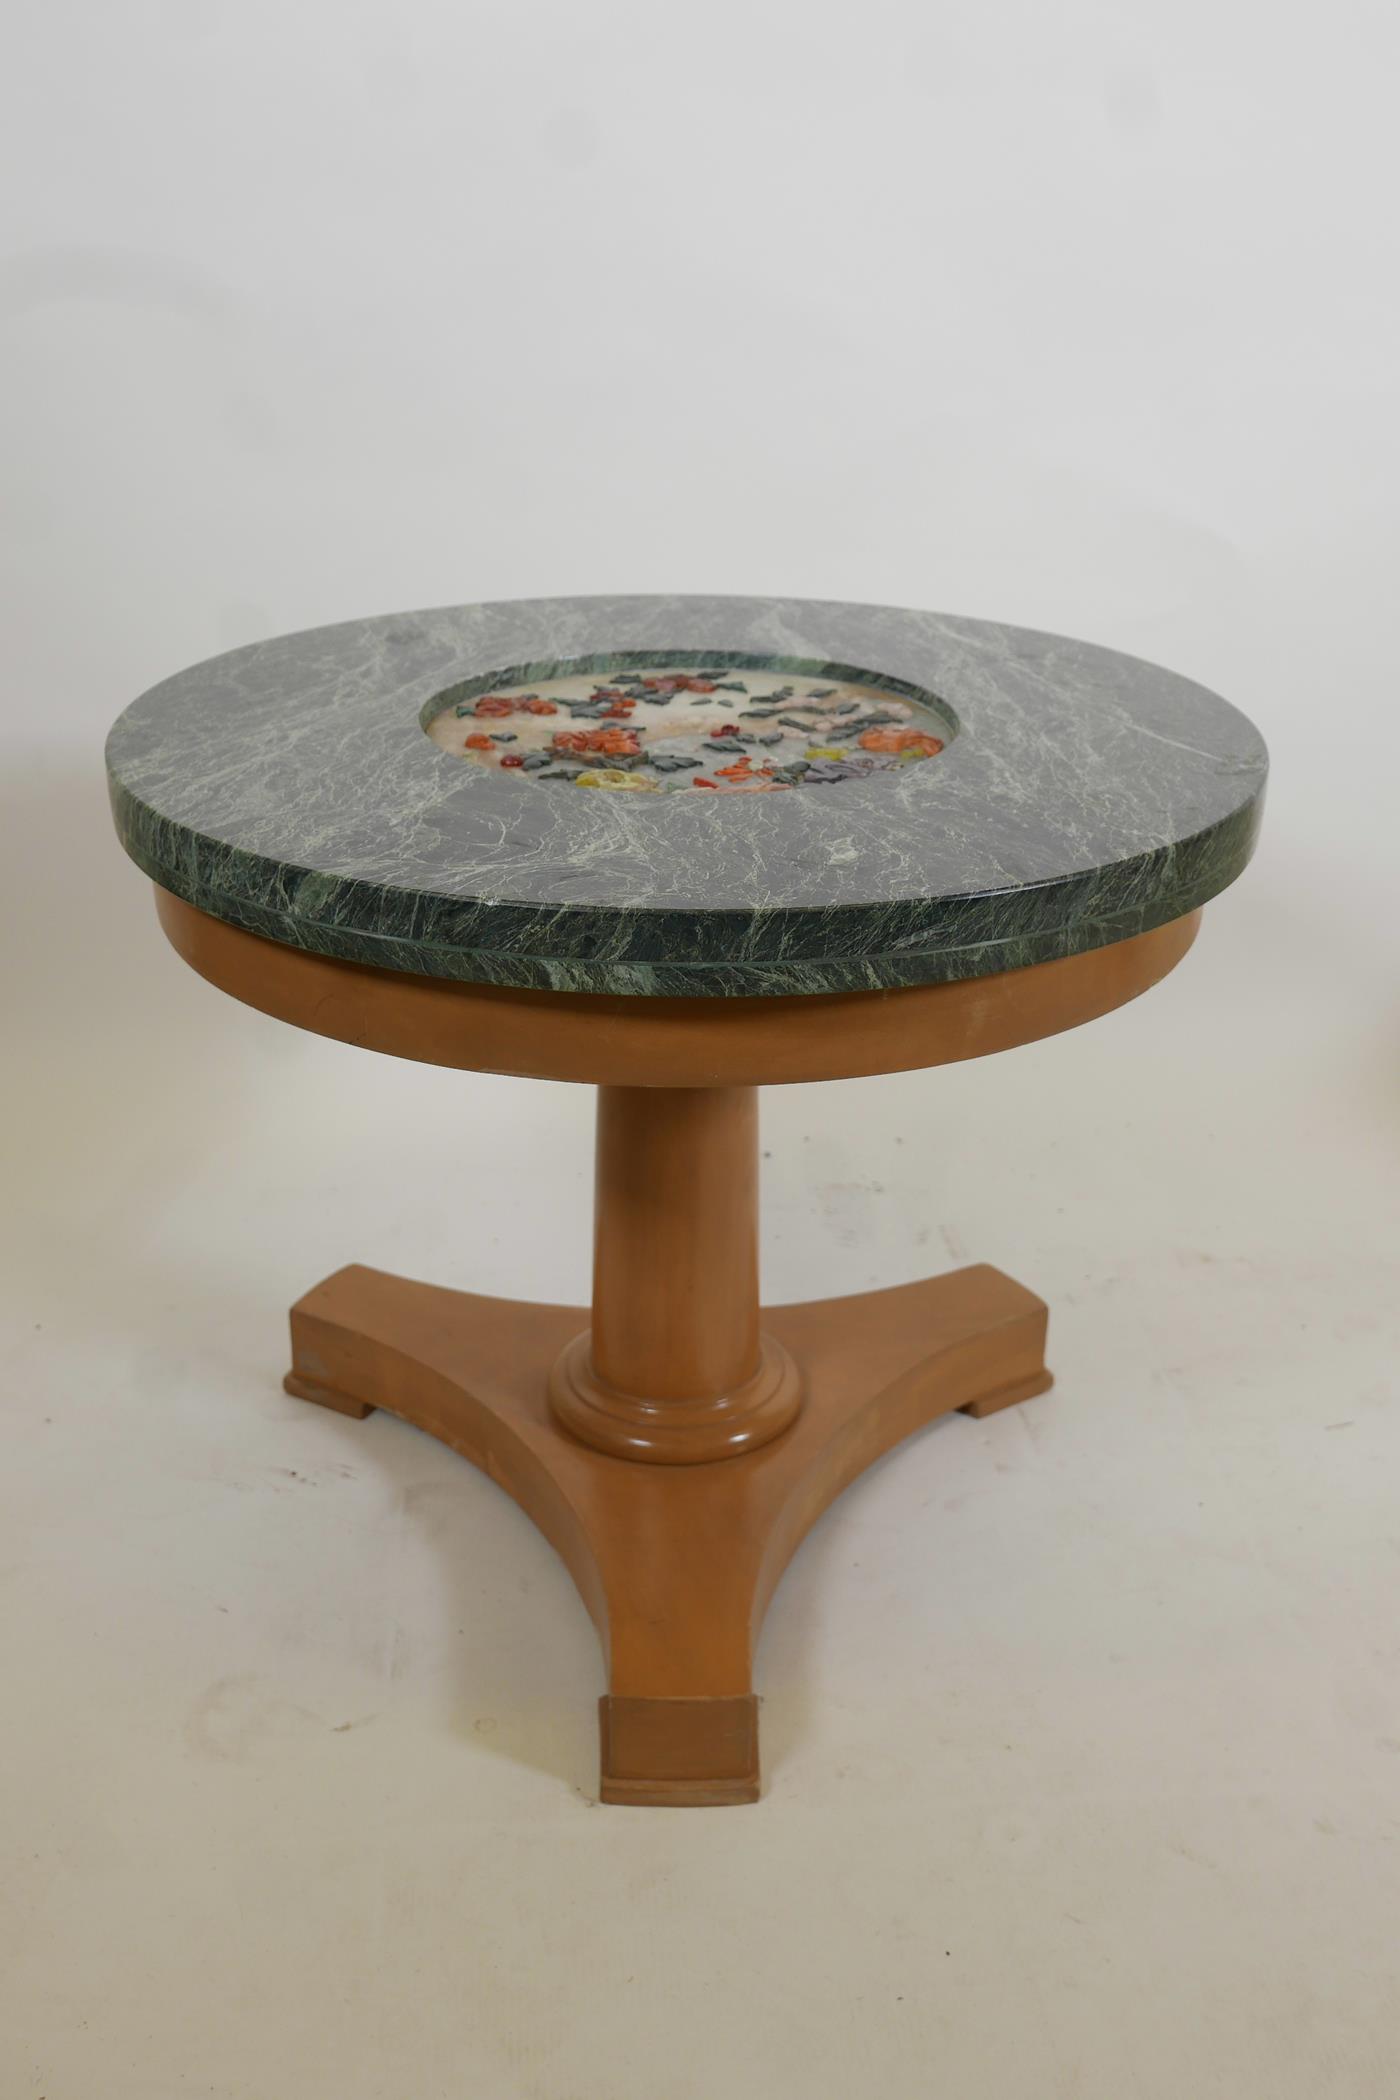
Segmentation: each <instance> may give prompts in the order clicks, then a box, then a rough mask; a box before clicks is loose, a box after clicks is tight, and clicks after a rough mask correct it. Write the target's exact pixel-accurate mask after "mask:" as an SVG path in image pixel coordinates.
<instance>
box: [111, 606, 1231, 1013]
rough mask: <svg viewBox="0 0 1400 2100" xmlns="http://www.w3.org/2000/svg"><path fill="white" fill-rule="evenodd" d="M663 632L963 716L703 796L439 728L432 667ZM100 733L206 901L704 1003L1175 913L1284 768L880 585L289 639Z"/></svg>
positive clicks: (467, 975) (557, 610)
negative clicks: (637, 786)
mask: <svg viewBox="0 0 1400 2100" xmlns="http://www.w3.org/2000/svg"><path fill="white" fill-rule="evenodd" d="M666 654H669V655H670V656H671V657H672V659H673V660H676V661H678V660H679V659H680V658H681V657H682V656H684V657H685V658H687V659H689V658H691V657H696V656H699V657H703V658H706V659H707V660H708V661H711V662H715V663H719V662H722V661H724V660H725V659H726V658H727V659H728V661H729V662H730V663H734V662H736V661H738V660H740V659H744V660H747V661H748V662H749V663H751V664H761V662H762V661H763V659H764V658H765V657H766V658H771V659H775V660H785V661H788V662H797V661H801V662H806V663H811V664H812V665H813V666H814V670H813V675H814V676H824V675H834V669H835V668H836V667H847V668H848V667H850V666H852V665H860V666H865V667H868V669H867V675H868V676H869V677H870V678H871V679H872V680H874V681H877V682H884V683H887V684H891V685H897V682H902V683H905V684H908V685H910V686H913V687H915V688H917V689H919V690H920V691H921V692H923V693H928V694H930V695H933V696H935V697H936V698H937V699H938V700H939V701H941V702H942V703H943V705H944V707H945V708H947V709H948V710H949V711H950V712H951V713H952V715H953V716H954V717H955V719H956V721H957V723H958V727H959V734H958V735H957V736H956V737H954V738H953V739H952V740H951V741H950V742H949V744H948V747H947V748H946V749H945V751H944V752H942V753H941V754H940V755H939V756H938V757H937V759H935V760H933V761H930V762H929V763H926V764H923V765H919V766H911V767H908V768H905V769H902V771H901V772H900V774H899V775H898V776H896V777H894V778H891V777H890V776H889V775H874V776H872V777H871V778H869V779H868V780H853V781H843V782H840V783H837V784H835V785H834V786H832V787H831V788H826V789H800V790H796V791H793V792H790V793H788V794H784V795H774V796H764V797H753V796H744V795H735V796H713V795H704V796H700V795H697V796H694V797H690V796H681V795H674V796H649V795H603V794H596V793H595V794H586V793H581V792H578V791H575V790H573V789H571V788H567V787H558V788H555V789H552V790H550V791H549V792H545V791H544V790H543V789H535V788H528V787H526V786H524V784H522V783H521V782H519V781H516V780H513V779H510V778H509V777H504V776H501V775H499V774H493V773H491V772H489V771H487V770H485V769H482V768H476V767H469V766H466V765H464V764H463V762H462V761H461V760H460V759H459V758H456V757H455V756H453V755H452V754H450V753H448V752H445V751H442V750H441V749H439V747H437V746H436V745H435V744H434V743H433V742H432V741H431V739H429V738H428V737H427V736H426V735H425V734H424V731H423V728H422V724H421V716H422V714H423V711H424V709H425V708H427V707H429V706H430V704H431V703H433V702H434V701H435V700H437V701H440V699H441V696H442V694H443V693H444V691H445V690H446V689H448V688H450V687H451V686H453V685H461V684H464V683H466V682H470V681H476V680H479V679H483V678H484V679H490V678H492V677H495V676H499V674H500V672H501V670H502V668H503V667H506V666H511V667H521V666H523V667H524V672H525V676H526V677H527V678H535V677H541V676H544V675H545V673H546V671H547V670H548V669H549V668H551V667H552V666H554V665H557V664H559V663H561V662H574V661H577V660H580V659H586V658H593V657H596V658H598V659H600V661H601V660H607V659H611V660H613V661H617V660H618V659H619V658H623V657H629V656H630V657H631V658H632V659H633V660H634V661H636V660H638V659H639V658H641V657H647V658H649V659H650V658H655V657H657V656H658V655H666ZM828 667H831V668H830V669H829V668H828ZM192 755H194V756H195V757H197V759H198V763H194V762H192ZM107 758H108V772H109V780H110V784H111V793H112V802H113V809H114V813H115V816H116V822H117V828H118V832H119V834H120V836H121V839H122V843H123V844H124V846H125V847H126V849H127V851H128V852H129V853H130V854H131V856H132V858H133V859H134V860H136V862H137V863H138V865H140V866H141V867H142V868H143V869H144V870H145V872H146V873H147V874H149V875H150V876H152V878H153V879H154V880H155V881H156V882H158V883H160V884H161V885H162V886H163V887H165V888H167V889H169V890H171V891H172V892H173V893H174V894H175V895H176V896H179V897H182V898H184V899H185V900H186V901H187V902H188V903H191V904H193V905H195V906H196V907H198V908H199V909H201V910H203V911H206V912H209V913H211V914H212V915H213V916H215V917H217V918H222V919H226V920H228V921H229V922H230V923H232V924H234V925H238V926H243V927H246V928H247V929H248V930H250V931H252V932H256V933H262V934H266V935H268V936H270V937H271V938H272V939H274V940H281V941H284V942H287V943H290V944H291V945H294V946H298V947H302V948H305V949H308V950H310V951H312V952H316V953H321V954H326V955H332V956H338V957H341V958H343V959H346V960H349V961H355V962H364V963H370V964H374V965H378V966H381V967H384V968H389V969H396V970H409V971H414V972H417V973H419V974H423V975H427V976H435V977H446V978H456V979H459V980H462V981H466V982H478V983H493V984H503V985H517V986H525V987H536V988H543V989H548V990H556V991H581V992H591V993H609V994H614V995H617V994H623V995H636V996H665V995H679V996H687V997H688V996H694V995H696V994H701V995H704V994H714V995H740V996H745V995H754V994H758V995H769V996H780V995H802V994H812V993H823V992H833V991H850V990H863V989H871V990H877V989H883V988H889V987H893V986H898V985H908V984H928V983H937V982H944V981H954V980H957V979H962V978H968V977H976V976H982V975H987V974H990V973H992V972H995V971H1001V970H1005V969H1014V968H1018V967H1022V966H1025V965H1029V964H1031V963H1034V962H1039V961H1044V960H1048V959H1051V958H1053V957H1057V956H1062V955H1069V954H1075V953H1080V952H1083V951H1084V950H1087V949H1090V948H1095V947H1101V946H1104V945H1106V944H1107V943H1108V942H1111V941H1115V940H1121V939H1125V938H1127V937H1128V936H1130V935H1132V934H1135V933H1140V932H1144V931H1147V930H1149V929H1150V928H1152V927H1154V926H1159V925H1163V924H1165V923H1166V922H1167V921H1168V920H1170V919H1174V918H1178V917H1181V916H1182V915H1184V914H1185V913H1187V912H1190V911H1193V910H1195V909H1196V908H1197V907H1198V906H1199V905H1201V904H1203V903H1205V902H1206V901H1207V900H1208V899H1209V898H1210V897H1212V896H1214V895H1216V894H1217V892H1218V891H1220V890H1221V889H1223V888H1224V887H1225V886H1226V885H1227V884H1228V883H1230V882H1232V881H1233V880H1234V879H1235V877H1236V876H1237V875H1238V874H1239V873H1240V872H1241V870H1242V869H1243V867H1244V865H1245V863H1246V862H1247V860H1248V858H1249V855H1250V852H1251V850H1252V847H1253V843H1254V838H1255V835H1256V832H1257V828H1258V821H1259V813H1260V806H1261V802H1262V796H1263V790H1264V782H1265V777H1266V772H1267V755H1266V753H1265V750H1264V745H1263V742H1262V739H1261V738H1260V737H1259V735H1258V732H1257V731H1256V730H1255V729H1254V728H1253V725H1252V724H1250V723H1249V722H1248V720H1247V719H1246V718H1245V717H1244V716H1243V715H1242V714H1240V713H1239V712H1238V710H1237V709H1235V708H1233V707H1231V706H1230V705H1229V704H1228V703H1227V702H1226V701H1224V700H1221V699H1219V698H1218V697H1217V696H1216V695H1214V694H1212V693H1210V692H1208V691H1207V690H1206V689H1205V688H1204V687H1201V686H1199V685H1196V684H1194V683H1193V682H1191V681H1190V680H1187V679H1184V678H1179V677H1177V676H1175V675H1174V674H1173V673H1171V672H1168V671H1165V670H1161V669H1159V668H1158V667H1156V666H1154V665H1151V664H1146V663H1143V662H1142V661H1140V660H1139V659H1137V658H1134V657H1128V656H1124V655H1121V654H1119V653H1117V652H1115V651H1112V650H1107V649H1102V648H1097V647H1095V646H1093V645H1091V644H1088V643H1083V642H1076V641H1071V640H1068V639H1066V638H1063V637H1059V636H1053V635H1046V634H1040V633H1036V632H1034V631H1032V630H1029V629H1022V628H1012V627H1004V626H998V625H995V624H993V623H991V622H986V621H976V620H966V619H957V618H952V617H948V616H945V615H939V614H933V613H923V612H917V611H910V610H903V609H899V608H892V607H884V606H868V605H851V604H842V603H837V602H826V601H805V600H797V599H743V598H698V597H651V598H635V597H631V598H592V599H588V598H582V599H580V598H573V599H525V600H514V601H504V602H501V603H496V604H485V605H479V606H460V607H448V608H443V609H440V610H435V611H426V612H420V613H409V614H400V615H390V616H386V617H381V618H377V619H370V620H361V621H352V622H347V623H344V624H343V625H340V626H336V627H329V628H319V629H313V630H310V631H308V632H305V633H301V634H293V635H287V636H280V637H277V638H276V639H274V640H271V641H267V642H261V643H255V644H252V645H251V646H249V647H247V648H244V649H239V650H234V651H232V652H230V653H229V654H227V655H224V656H220V657H215V658H213V659H211V660H209V661H208V662H206V663H203V664H200V665H196V666H195V667H194V668H193V669H191V670H188V671H185V672H182V673H180V674H179V675H178V676H177V677H175V678H172V679H168V680H166V681H164V682H163V683H162V684H160V685H158V686H155V687H153V688H152V689H151V691H150V692H148V693H146V694H145V695H143V696H142V698H141V699H139V700H137V701H135V702H133V703H132V705H131V706H130V707H129V708H128V709H127V710H126V711H125V713H124V714H123V715H122V716H121V717H120V718H119V720H118V722H117V723H116V725H115V727H114V728H113V731H112V734H111V736H110V738H109V740H108V747H107Z"/></svg>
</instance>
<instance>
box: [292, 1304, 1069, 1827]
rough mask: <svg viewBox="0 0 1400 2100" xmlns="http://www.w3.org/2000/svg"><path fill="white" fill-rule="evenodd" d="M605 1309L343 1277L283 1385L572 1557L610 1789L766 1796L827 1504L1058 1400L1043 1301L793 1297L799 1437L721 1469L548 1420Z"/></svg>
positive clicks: (771, 1324)
mask: <svg viewBox="0 0 1400 2100" xmlns="http://www.w3.org/2000/svg"><path fill="white" fill-rule="evenodd" d="M587 1324H588V1315H587V1313H586V1312H584V1311H582V1310H573V1309H570V1308H568V1307H564V1306H554V1305H528V1304H523V1303H519V1302H516V1301H514V1300H510V1299H501V1298H485V1297H476V1296H473V1295H472V1294H470V1293H467V1292H461V1291H449V1290H442V1289H439V1288H437V1287H435V1286H433V1285H430V1284H422V1283H412V1282H409V1281H407V1280H405V1279H403V1278H401V1277H396V1276H387V1275H384V1274H383V1273H382V1272H380V1271H377V1270H374V1269H364V1268H349V1269H342V1270H341V1271H340V1272H339V1273H338V1274H337V1275H335V1276H332V1277H330V1278H329V1279H328V1280H327V1281H326V1282H325V1283H323V1284H320V1285H318V1286H317V1288H316V1289H315V1290H313V1291H311V1292H310V1293H309V1294H308V1295H307V1296H306V1297H305V1298H303V1299H302V1300H301V1302H300V1303H299V1304H298V1305H297V1306H296V1307H295V1308H294V1309H293V1312H292V1357H293V1369H292V1372H291V1374H290V1376H289V1377H288V1379H287V1388H288V1391H290V1392H292V1393H295V1394H297V1395H299V1396H300V1397H301V1398H303V1399H307V1400H314V1401H316V1402H318V1403H319V1404H320V1405H322V1406H327V1407H332V1408H335V1409H337V1410H339V1411H340V1412H341V1413H344V1414H350V1415H355V1416H360V1415H365V1414H368V1413H369V1412H370V1411H371V1409H373V1408H376V1407H382V1408H385V1409H387V1410H388V1411H390V1412H391V1413H394V1414H398V1415H401V1416H403V1418H404V1419H405V1420H407V1421H410V1422H413V1423H416V1424H417V1425H418V1426H419V1427H420V1428H422V1429H426V1430H427V1431H429V1433H430V1434H431V1435H434V1436H437V1437H440V1438H441V1439H442V1441H443V1442H444V1443H447V1444H449V1445H451V1447H452V1448H453V1449H454V1450H456V1451H459V1452H460V1453H461V1454H462V1455H463V1456H464V1457H465V1458H469V1459H471V1460H472V1462H473V1463H474V1464H476V1465H478V1466H480V1467H481V1468H482V1469H483V1470H484V1471H485V1472H487V1473H489V1474H490V1476H491V1478H492V1479H493V1480H496V1481H497V1482H498V1483H499V1484H500V1485H501V1486H502V1487H504V1488H505V1489H506V1491H507V1492H508V1493H509V1494H511V1495H513V1496H514V1498H515V1500H516V1501H517V1502H519V1503H520V1504H521V1506H522V1507H523V1508H524V1509H525V1510H526V1511H527V1513H528V1514H529V1515H530V1516H531V1517H532V1518H533V1520H534V1521H535V1523H536V1524H538V1525H539V1527H540V1529H541V1530H542V1531H543V1532H544V1534H545V1536H546V1537H547V1538H548V1539H549V1540H550V1541H551V1543H552V1544H553V1545H554V1546H555V1548H556V1549H557V1550H558V1552H559V1553H560V1554H561V1556H562V1557H563V1559H564V1561H565V1562H566V1564H567V1565H568V1567H569V1569H570V1571H571V1572H572V1574H573V1577H574V1579H575V1581H576V1582H577V1584H578V1587H579V1590H580V1592H581V1594H582V1596H583V1598H584V1601H585V1603H586V1604H587V1605H588V1608H589V1610H590V1612H591V1613H592V1615H593V1618H594V1621H595V1623H596V1624H597V1626H598V1630H599V1633H600V1635H601V1637H602V1641H603V1647H604V1652H605V1655H606V1657H607V1666H608V1691H607V1694H606V1695H605V1697H604V1698H603V1700H602V1702H601V1725H602V1759H603V1770H602V1798H603V1799H604V1800H605V1801H619V1802H622V1801H626V1802H639V1803H649V1804H653V1805H657V1806H665V1805H672V1806H692V1805H694V1806H703V1805H709V1804H719V1803H728V1802H741V1801H753V1800H756V1799H757V1797H758V1787H759V1778H758V1718H757V1702H756V1700H755V1698H754V1694H753V1681H752V1667H753V1651H754V1646H755V1643H756V1641H757V1637H758V1630H759V1627H760V1625H761V1622H762V1618H763V1612H764V1609H765V1607H766V1605H767V1603H768V1599H769V1597H770V1596H771V1595H772V1592H773V1590H774V1588H775V1586H776V1584H777V1582H778V1579H779V1577H780V1576H781V1574H782V1571H783V1569H784V1567H785V1566H786V1565H787V1562H788V1560H789V1559H790V1557H791V1555H792V1553H793V1552H794V1550H795V1549H796V1547H797V1545H798V1544H799V1542H800V1541H801V1539H802V1537H803V1535H804V1534H805V1533H806V1531H807V1530H808V1529H809V1528H810V1526H811V1525H812V1524H813V1523H815V1521H816V1519H817V1518H818V1517H819V1516H820V1515H821V1513H822V1511H823V1510H824V1509H825V1508H826V1507H827V1506H828V1504H829V1503H830V1502H831V1501H832V1500H833V1499H834V1498H835V1497H836V1496H837V1495H838V1494H839V1493H840V1492H841V1490H842V1488H843V1487H845V1486H846V1485H848V1483H849V1482H850V1481H852V1480H854V1479H855V1478H856V1477H857V1476H858V1475H859V1474H860V1473H862V1472H863V1471H864V1470H865V1468H866V1467H867V1466H868V1465H870V1464H872V1463H873V1461H874V1460H875V1459H876V1458H878V1457H879V1456H880V1455H881V1454H882V1453H883V1452H885V1451H887V1450H888V1449H889V1448H890V1447H891V1446H892V1445H894V1444H896V1443H898V1442H899V1441H900V1440H901V1438H903V1437H906V1436H908V1435H909V1434H911V1432H912V1431H914V1430H915V1429H918V1428H920V1427H922V1426H923V1425H924V1424H925V1423H927V1422H930V1421H932V1420H934V1418H935V1417H936V1416H938V1415H941V1414H946V1413H948V1412H949V1411H950V1410H952V1409H954V1408H961V1409H963V1410H964V1411H966V1412H968V1413H971V1414H988V1413H991V1412H992V1411H993V1410H994V1409H996V1408H999V1407H1005V1406H1010V1405H1012V1404H1013V1403H1014V1402H1015V1401H1018V1400H1024V1399H1029V1398H1030V1397H1031V1396H1032V1395H1033V1394H1035V1393H1040V1392H1043V1391H1044V1390H1045V1389H1046V1387H1047V1386H1048V1385H1049V1384H1050V1377H1049V1374H1048V1372H1047V1371H1046V1370H1045V1365H1044V1343H1045V1327H1046V1309H1045V1307H1044V1305H1043V1304H1042V1303H1041V1301H1040V1300H1039V1299H1038V1298H1036V1297H1034V1296H1033V1295H1032V1294H1031V1293H1030V1292H1029V1291H1027V1290H1024V1289H1023V1288H1022V1287H1021V1286H1020V1285H1019V1284H1017V1283H1013V1282H1012V1281H1011V1279H1010V1278H1009V1277H1006V1276H1003V1275H1001V1274H1000V1273H999V1271H997V1270H995V1269H991V1268H985V1267H978V1268H969V1269H963V1270H959V1271H957V1272H955V1273H954V1274H952V1275H949V1276H941V1277H936V1278H933V1279H932V1280H930V1281H928V1282H923V1283H914V1284H907V1285H904V1286H901V1287H899V1288H896V1289H893V1290H885V1291H870V1292H866V1293H863V1294H862V1295H860V1296H857V1297H850V1298H834V1299H825V1300H822V1301H820V1302H818V1303H815V1304H810V1305H794V1306H785V1307H779V1308H776V1309H773V1310H771V1311H769V1312H768V1313H767V1314H766V1315H765V1321H764V1324H765V1329H766V1331H767V1332H768V1333H769V1334H770V1335H771V1336H772V1337H773V1338H774V1340H775V1341H776V1343H777V1344H778V1345H779V1346H780V1347H781V1348H782V1349H783V1350H784V1351H785V1352H786V1353H787V1355H788V1356H789V1357H790V1358H791V1360H792V1362H793V1363H794V1364H795V1366H796V1367H797V1371H798V1373H799V1375H800V1379H801V1385H802V1392H803V1401H802V1406H801V1411H800V1412H799V1413H798V1414H797V1416H796V1419H795V1421H793V1423H792V1425H791V1427H789V1428H788V1429H787V1430H785V1431H784V1432H783V1433H781V1434H779V1435H778V1436H776V1437H775V1438H773V1439H772V1440H770V1441H768V1442H765V1443H763V1444H761V1445H760V1446H759V1447H758V1448H751V1449H746V1450H744V1451H742V1452H741V1454H740V1455H738V1456H735V1457H729V1458H720V1459H714V1460H711V1461H708V1462H705V1463H698V1464H697V1463H689V1462H680V1463H660V1464H657V1463H642V1464H639V1463H636V1462H635V1461H633V1460H632V1459H629V1458H625V1457H617V1456H615V1455H612V1454H611V1453H609V1452H607V1451H603V1450H599V1449H596V1448H594V1447H593V1446H592V1445H591V1444H588V1443H584V1442H582V1441H580V1439H579V1438H578V1437H577V1436H575V1435H573V1434H572V1433H571V1432H570V1430H569V1429H566V1428H565V1427H563V1426H562V1425H561V1423H560V1422H559V1421H558V1420H557V1419H556V1418H555V1417H554V1416H553V1414H552V1413H551V1411H550V1407H549V1402H548V1397H547V1395H548V1386H549V1377H550V1372H551V1368H552V1366H553V1365H554V1364H555V1363H556V1361H557V1360H558V1358H559V1357H560V1355H561V1353H562V1352H563V1351H564V1350H565V1348H566V1345H568V1344H570V1343H571V1342H574V1341H575V1340H576V1338H577V1337H578V1335H579V1334H580V1333H581V1332H582V1331H583V1330H584V1329H585V1328H586V1327H587Z"/></svg>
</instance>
